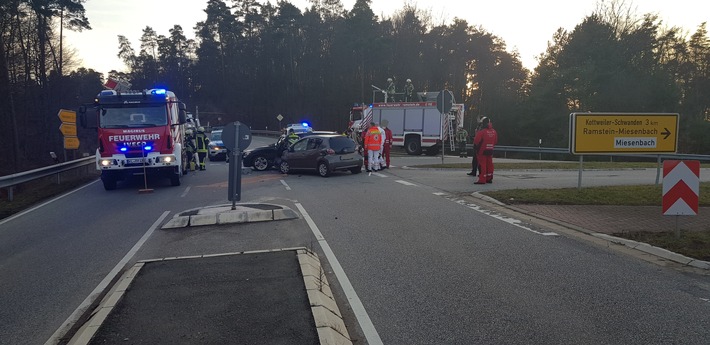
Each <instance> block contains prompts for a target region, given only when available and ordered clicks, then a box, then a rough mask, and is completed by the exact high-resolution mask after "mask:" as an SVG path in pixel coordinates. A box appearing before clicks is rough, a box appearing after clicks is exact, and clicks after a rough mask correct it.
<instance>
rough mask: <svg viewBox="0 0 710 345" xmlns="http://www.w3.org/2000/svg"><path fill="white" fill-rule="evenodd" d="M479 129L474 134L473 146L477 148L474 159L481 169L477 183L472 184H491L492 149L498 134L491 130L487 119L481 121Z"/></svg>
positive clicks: (496, 141)
mask: <svg viewBox="0 0 710 345" xmlns="http://www.w3.org/2000/svg"><path fill="white" fill-rule="evenodd" d="M481 127H482V128H483V129H481V130H480V131H478V132H476V137H475V138H474V139H473V143H474V145H477V146H478V147H479V149H478V152H476V159H477V160H478V164H479V165H480V167H481V173H480V174H478V181H476V182H474V184H486V183H493V149H494V148H495V146H496V144H497V143H498V132H496V130H495V129H493V124H492V123H491V120H490V119H489V118H487V117H484V118H483V119H482V120H481Z"/></svg>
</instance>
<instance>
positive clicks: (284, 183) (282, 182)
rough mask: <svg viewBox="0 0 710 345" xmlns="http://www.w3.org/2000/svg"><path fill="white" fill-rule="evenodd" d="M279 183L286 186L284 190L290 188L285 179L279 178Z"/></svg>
mask: <svg viewBox="0 0 710 345" xmlns="http://www.w3.org/2000/svg"><path fill="white" fill-rule="evenodd" d="M281 184H282V185H284V187H286V190H291V187H289V186H288V184H287V183H286V181H284V180H281Z"/></svg>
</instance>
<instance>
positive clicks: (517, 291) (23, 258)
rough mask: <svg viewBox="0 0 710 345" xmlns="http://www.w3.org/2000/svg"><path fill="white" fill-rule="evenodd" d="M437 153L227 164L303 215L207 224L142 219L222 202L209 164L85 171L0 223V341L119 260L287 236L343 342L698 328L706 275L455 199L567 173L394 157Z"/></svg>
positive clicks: (704, 316)
mask: <svg viewBox="0 0 710 345" xmlns="http://www.w3.org/2000/svg"><path fill="white" fill-rule="evenodd" d="M271 141H274V139H268V138H255V139H254V142H253V143H252V145H254V146H256V145H261V144H264V143H267V142H271ZM437 160H438V161H439V162H440V161H441V158H440V157H438V158H437V157H426V156H421V157H406V156H405V157H399V156H398V157H395V158H394V160H393V165H395V166H397V167H398V168H393V169H390V170H386V171H384V172H383V173H375V174H372V175H368V174H367V173H365V172H363V173H362V174H358V175H351V174H350V173H348V172H344V173H335V174H334V175H333V176H331V177H329V178H321V177H318V176H316V175H306V174H304V175H298V174H294V175H288V176H283V175H281V174H278V173H277V172H275V171H267V172H262V173H260V172H251V173H250V174H246V175H244V176H243V187H242V188H243V190H242V192H243V193H242V194H243V197H242V200H241V201H242V202H268V203H275V204H281V205H285V206H288V207H291V208H292V209H294V210H302V211H306V212H307V214H308V215H309V216H310V219H311V220H312V222H311V224H309V222H307V221H306V219H304V218H302V219H297V220H289V221H280V222H269V223H255V224H248V225H241V226H234V227H225V228H215V229H211V230H210V231H200V230H199V229H198V228H195V229H189V230H187V231H180V232H177V231H164V230H160V229H156V226H157V225H159V224H160V223H162V222H164V221H165V220H166V218H169V217H172V215H174V214H176V213H178V212H181V211H184V210H188V209H192V208H195V207H203V206H210V205H216V204H225V203H228V201H227V200H226V199H227V195H226V186H227V183H226V180H227V178H226V176H227V174H226V173H227V167H226V165H225V164H224V163H223V162H212V163H210V164H209V165H208V170H207V171H205V172H199V173H195V174H190V175H188V176H186V177H185V179H184V180H183V185H182V186H180V187H170V186H169V185H168V183H167V182H165V181H163V182H160V183H156V184H152V185H151V187H153V188H154V192H153V193H151V194H138V193H137V190H138V189H140V188H142V185H141V183H134V184H131V185H128V186H126V185H123V186H120V187H119V189H118V190H116V191H111V192H106V191H104V190H103V187H102V186H101V184H100V183H94V184H90V185H88V186H86V187H85V188H83V189H80V190H78V191H76V192H74V193H72V194H69V195H67V196H65V197H63V198H61V199H59V200H57V201H55V202H52V203H49V204H47V205H45V206H42V207H40V208H38V209H36V210H34V211H31V212H29V213H27V214H25V215H22V216H19V217H16V218H12V219H9V220H6V221H3V222H1V223H0V277H2V279H0V289H2V291H3V293H2V294H1V295H0V319H1V320H3V322H2V323H0V343H2V344H41V343H44V342H45V341H46V340H47V339H49V338H50V337H51V336H52V335H53V334H55V331H57V329H58V328H60V326H62V324H63V323H64V322H65V320H66V319H67V318H68V317H70V315H72V313H76V312H75V311H76V310H77V307H80V306H81V305H82V303H85V301H86V300H87V297H89V296H90V295H91V294H92V291H95V290H96V288H97V286H100V284H101V282H102V280H104V279H105V278H106V277H107V275H109V274H110V272H111V271H112V270H113V269H121V268H122V267H123V264H127V265H130V264H131V263H132V262H134V261H136V260H139V259H149V258H156V257H166V256H183V255H196V254H210V253H221V252H231V251H241V250H261V249H272V248H282V247H295V246H306V247H310V248H313V249H314V250H316V251H317V252H319V254H320V256H321V258H322V260H323V261H324V264H325V265H326V267H327V268H328V269H329V271H328V275H329V276H328V279H329V281H331V283H333V284H334V286H335V287H336V289H335V291H334V293H335V294H336V297H337V298H338V301H339V303H340V305H341V309H342V310H343V312H344V315H345V321H346V324H347V325H348V327H349V330H350V334H351V335H352V336H353V337H354V338H355V340H357V341H359V343H372V344H375V343H378V340H380V339H381V341H382V342H384V343H385V344H473V343H484V344H488V343H505V344H529V343H553V344H563V343H564V344H568V343H576V344H598V343H606V344H653V343H657V344H661V343H663V344H666V343H682V344H706V343H707V339H710V317H708V316H709V315H708V314H709V313H710V309H709V308H710V303H709V302H708V300H710V279H709V278H708V276H702V275H695V274H689V273H680V272H677V271H674V270H672V269H669V268H662V267H658V266H655V265H653V264H650V263H647V262H645V261H641V260H639V259H636V258H633V257H630V256H627V255H624V254H620V253H618V252H616V251H615V250H613V248H606V247H600V246H598V245H596V244H592V243H589V242H585V241H580V240H579V239H577V238H575V237H569V236H566V235H565V234H564V233H560V234H556V235H553V234H551V232H552V231H551V230H550V229H544V228H537V227H535V226H533V225H529V224H523V225H522V226H521V225H520V224H517V223H515V222H513V221H511V220H510V219H507V218H505V217H503V216H500V215H498V214H496V213H494V212H493V213H492V212H488V211H487V210H486V207H485V206H481V205H480V204H479V203H477V201H476V200H475V199H472V198H470V197H468V194H470V193H471V192H472V191H476V190H483V189H500V188H531V187H545V186H556V187H562V186H569V187H576V186H577V175H576V174H577V173H576V172H572V173H570V172H565V171H529V172H520V171H509V172H506V171H499V172H498V173H497V174H496V177H495V183H494V184H491V185H485V186H475V185H473V178H472V177H470V176H466V175H465V172H466V171H464V170H458V171H455V170H454V171H452V170H438V169H423V170H422V169H407V168H402V167H406V166H413V165H417V164H426V163H428V162H432V161H434V162H436V161H437ZM446 160H447V162H449V161H456V160H461V161H466V160H465V159H459V158H449V157H447V158H446ZM655 173H656V172H655V170H654V169H643V170H639V171H637V170H632V171H626V170H624V171H595V172H587V171H585V172H584V175H583V177H585V178H588V179H585V180H583V185H584V186H586V185H591V184H593V183H602V184H614V183H624V184H628V183H630V182H633V183H653V182H654V180H655ZM708 175H709V174H703V173H701V176H708ZM640 181H642V182H640ZM520 186H525V187H520ZM314 226H315V227H316V229H315V230H314V229H313V227H314ZM153 230H154V231H153ZM151 231H152V232H151ZM318 232H319V233H320V234H322V236H323V238H322V239H321V240H320V241H319V240H318V239H317V237H316V236H315V235H314V233H318ZM141 239H143V240H141ZM143 241H145V242H144V243H143ZM137 243H138V244H139V245H140V246H137V245H136V244H137ZM323 248H327V249H329V250H323ZM333 259H335V260H337V261H332V260H333ZM340 267H342V270H340ZM353 297H354V298H353ZM89 299H90V297H89ZM360 308H362V309H360ZM363 311H364V313H365V316H366V317H364V316H363V314H362V312H363ZM368 319H369V321H370V322H371V324H368ZM370 326H371V327H370Z"/></svg>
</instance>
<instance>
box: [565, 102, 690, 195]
mask: <svg viewBox="0 0 710 345" xmlns="http://www.w3.org/2000/svg"><path fill="white" fill-rule="evenodd" d="M679 117H680V115H678V114H666V113H572V114H570V121H569V140H570V142H569V149H570V153H572V154H574V155H580V170H579V171H580V172H579V183H578V188H581V186H582V166H581V161H582V156H583V155H603V154H629V155H634V154H648V153H655V154H662V153H675V152H676V151H677V149H678V128H679V127H678V122H679ZM659 157H660V156H659ZM660 169H661V166H660V160H659V165H658V167H657V170H659V171H660Z"/></svg>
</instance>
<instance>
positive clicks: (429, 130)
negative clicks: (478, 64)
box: [348, 92, 464, 156]
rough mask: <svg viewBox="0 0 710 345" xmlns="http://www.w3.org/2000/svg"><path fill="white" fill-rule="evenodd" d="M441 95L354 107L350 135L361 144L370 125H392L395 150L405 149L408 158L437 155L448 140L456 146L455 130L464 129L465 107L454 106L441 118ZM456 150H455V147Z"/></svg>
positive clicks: (434, 94)
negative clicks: (384, 123)
mask: <svg viewBox="0 0 710 345" xmlns="http://www.w3.org/2000/svg"><path fill="white" fill-rule="evenodd" d="M438 94H439V93H438V92H420V93H418V96H419V100H420V101H419V102H385V103H372V104H370V105H362V104H355V105H354V106H353V107H352V108H351V109H350V122H349V125H348V132H349V133H350V136H351V137H352V138H353V139H354V140H356V141H357V142H359V143H361V144H362V139H361V138H362V132H364V131H366V130H367V129H368V128H369V127H370V122H372V121H374V122H375V123H377V124H381V123H382V121H384V120H387V122H389V124H388V126H387V127H389V129H390V130H391V131H392V146H399V147H404V150H405V151H406V152H407V154H410V155H421V154H422V152H425V153H426V154H427V155H432V156H433V155H436V154H438V153H439V150H440V149H441V147H442V142H446V140H449V142H450V144H451V145H452V146H453V144H454V143H453V139H454V137H455V134H456V133H455V130H456V129H458V127H459V126H462V125H463V119H464V107H463V104H453V105H452V107H451V110H450V111H449V112H448V113H447V114H444V115H443V116H442V114H441V112H440V111H439V109H438V108H437V103H436V99H437V97H438ZM452 150H453V147H452Z"/></svg>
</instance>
